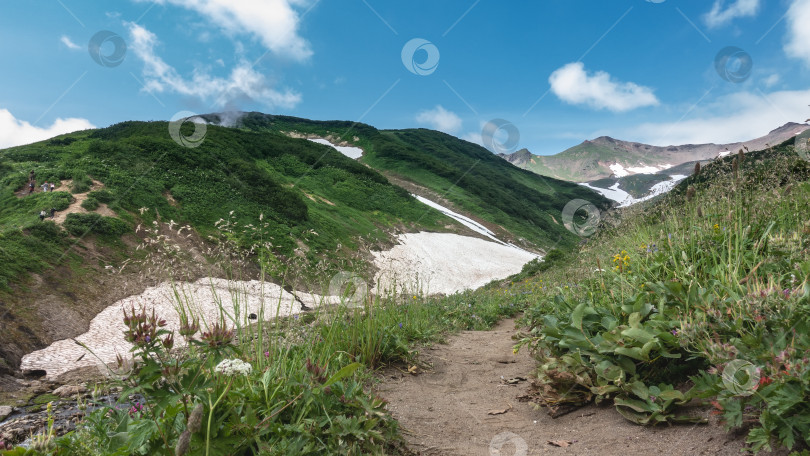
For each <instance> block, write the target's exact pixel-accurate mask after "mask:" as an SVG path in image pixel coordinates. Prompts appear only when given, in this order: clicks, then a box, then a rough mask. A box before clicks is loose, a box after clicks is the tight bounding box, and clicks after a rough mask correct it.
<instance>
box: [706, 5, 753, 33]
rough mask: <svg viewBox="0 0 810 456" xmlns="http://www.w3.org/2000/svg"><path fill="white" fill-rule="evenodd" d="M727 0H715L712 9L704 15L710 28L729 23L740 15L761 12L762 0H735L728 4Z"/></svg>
mask: <svg viewBox="0 0 810 456" xmlns="http://www.w3.org/2000/svg"><path fill="white" fill-rule="evenodd" d="M726 3H727V2H726V0H715V1H714V5H713V6H712V9H711V11H709V12H708V13H706V15H705V16H703V20H704V21H705V22H706V25H708V26H709V27H710V28H716V27H720V26H723V25H726V24H728V23H729V22H731V21H733V20H734V19H737V18H739V17H750V16H754V15H756V14H757V13H758V12H759V6H760V0H734V1H732V2H731V3H730V4H729V5H728V6H726Z"/></svg>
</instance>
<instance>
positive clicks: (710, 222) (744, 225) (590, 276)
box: [523, 143, 810, 448]
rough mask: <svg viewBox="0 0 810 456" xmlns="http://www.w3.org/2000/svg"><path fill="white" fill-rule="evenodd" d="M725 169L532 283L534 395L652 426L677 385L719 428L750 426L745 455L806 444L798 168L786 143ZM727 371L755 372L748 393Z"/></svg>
mask: <svg viewBox="0 0 810 456" xmlns="http://www.w3.org/2000/svg"><path fill="white" fill-rule="evenodd" d="M734 159H735V157H727V158H725V159H722V160H717V161H715V162H713V163H711V164H709V165H707V166H706V167H705V168H704V169H703V170H702V171H701V172H700V174H699V175H697V176H693V177H690V178H688V179H687V180H686V181H684V182H683V183H681V184H680V185H679V186H677V187H676V189H675V190H673V192H671V193H669V194H668V195H666V196H665V197H664V198H662V199H661V200H659V201H658V202H657V203H655V204H652V205H650V206H649V207H648V208H646V209H644V210H643V211H642V210H639V209H635V210H632V211H631V212H629V213H626V214H625V215H624V216H623V217H622V219H621V220H620V221H619V223H618V225H617V226H614V227H612V228H607V229H605V230H604V231H602V232H601V234H599V235H597V236H598V237H596V238H594V239H592V240H591V242H588V244H587V245H586V247H585V248H584V249H583V250H582V251H581V252H580V253H579V254H578V255H577V256H575V257H574V258H572V259H571V261H569V262H568V263H567V264H564V265H562V266H561V267H556V268H552V269H550V270H548V271H546V272H544V273H542V274H541V275H540V276H538V277H536V278H535V279H534V280H533V281H534V282H535V283H538V284H540V285H541V286H542V291H540V292H539V293H538V294H537V296H536V298H537V304H535V305H534V306H532V308H531V309H530V310H529V311H527V318H526V323H527V324H528V325H529V326H530V327H531V328H532V332H531V335H530V336H529V337H527V338H526V339H525V340H524V341H523V342H524V343H526V344H529V345H531V346H532V347H534V348H536V349H537V352H536V354H537V357H538V362H539V368H538V381H539V382H540V384H546V385H548V389H545V390H543V391H538V398H544V399H545V400H549V401H561V402H567V401H573V402H576V401H582V400H584V401H589V400H593V399H594V398H596V397H601V398H602V399H607V400H609V401H612V402H614V403H615V405H616V407H617V410H618V411H619V412H620V413H622V414H623V415H624V416H625V417H627V418H628V419H630V420H632V421H635V422H640V423H642V422H649V423H651V424H653V423H656V422H658V421H659V420H660V421H664V420H670V421H673V420H676V419H678V418H677V417H678V415H679V409H678V408H677V402H678V400H680V399H678V398H680V397H681V396H680V393H676V392H672V391H670V392H665V391H666V390H667V389H668V388H671V387H672V386H680V385H682V384H684V383H685V384H686V385H687V386H689V385H694V386H695V389H693V390H691V391H690V392H688V393H685V394H686V396H685V398H686V399H689V398H690V397H701V398H706V399H714V400H715V402H713V404H714V407H715V409H714V413H716V414H719V415H721V416H722V417H723V419H725V420H726V421H727V422H728V423H729V425H730V426H731V427H735V428H741V427H742V428H743V429H746V428H748V427H749V426H750V432H749V433H748V440H749V441H750V442H751V443H752V445H753V447H754V448H761V447H766V446H767V445H768V444H771V445H775V444H777V442H781V443H782V444H785V445H788V446H790V445H791V444H792V442H793V441H794V440H795V441H799V442H801V441H804V443H805V444H807V443H810V442H808V441H807V435H808V432H810V408H808V406H807V405H806V401H805V398H806V397H807V395H808V394H810V383H808V380H807V379H808V378H809V377H808V375H810V365H809V364H808V363H807V361H806V353H807V352H808V351H807V350H808V349H810V338H808V337H807V334H808V328H807V322H808V320H807V309H808V296H810V283H809V282H808V281H810V276H809V275H810V253H808V252H809V251H810V227H808V221H807V214H810V183H808V179H810V164H808V163H807V162H806V161H804V160H801V159H799V157H797V156H796V154H795V153H794V152H793V151H792V146H791V145H789V144H788V143H785V144H782V145H781V146H779V147H776V148H775V149H774V150H770V151H761V152H753V153H750V154H746V155H745V159H744V161H743V164H742V166H740V167H739V168H740V169H739V171H737V172H736V173H735V171H734V168H735V167H734V164H733V161H734ZM737 176H738V177H737ZM689 187H694V189H695V195H694V196H690V198H687V189H688V188H689ZM600 267H601V268H604V269H608V271H606V272H604V273H602V274H598V273H596V272H595V271H596V270H597V268H600ZM733 360H737V361H734V362H735V363H741V362H743V363H750V365H753V367H752V371H751V372H753V369H754V368H756V374H755V378H754V379H753V380H752V383H750V384H749V383H748V380H747V378H746V377H744V376H740V378H739V379H738V378H737V377H736V376H735V377H734V380H733V381H730V380H729V379H728V378H726V379H725V380H723V379H722V378H721V375H720V373H722V372H723V370H724V369H726V368H727V366H730V365H731V364H730V363H731V362H732V361H733ZM561 372H567V373H571V374H574V375H575V376H576V380H575V381H573V382H571V381H567V380H566V379H571V378H574V377H573V376H572V377H567V376H566V375H567V374H563V373H561ZM727 374H728V375H734V374H733V373H727ZM741 390H742V391H743V393H740V391H741ZM682 391H683V389H682ZM745 391H748V393H747V394H746V393H745ZM673 401H674V402H673ZM647 420H650V421H647ZM743 423H745V424H743Z"/></svg>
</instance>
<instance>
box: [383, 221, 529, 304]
mask: <svg viewBox="0 0 810 456" xmlns="http://www.w3.org/2000/svg"><path fill="white" fill-rule="evenodd" d="M397 240H398V241H399V243H400V244H399V245H396V246H394V248H393V249H391V250H389V251H386V252H372V254H373V255H374V259H375V260H374V263H375V264H376V266H377V267H378V268H379V269H380V271H379V272H378V273H377V276H376V277H375V282H376V284H377V286H376V289H377V290H376V291H377V292H387V291H396V292H401V291H404V292H410V293H415V292H419V293H423V294H433V293H445V294H453V293H455V292H458V291H463V290H467V289H475V288H478V287H481V286H483V285H486V284H487V283H489V282H491V281H492V280H495V279H502V278H504V277H508V276H510V275H512V274H516V273H518V272H520V270H521V269H522V268H523V265H524V264H526V263H528V262H529V261H531V260H533V259H535V258H537V255H535V254H533V253H530V252H526V251H524V250H519V249H517V248H514V247H511V246H507V245H502V244H496V243H494V242H489V241H485V240H483V239H479V238H473V237H469V236H461V235H458V234H451V233H425V232H422V233H410V234H401V235H399V236H398V237H397Z"/></svg>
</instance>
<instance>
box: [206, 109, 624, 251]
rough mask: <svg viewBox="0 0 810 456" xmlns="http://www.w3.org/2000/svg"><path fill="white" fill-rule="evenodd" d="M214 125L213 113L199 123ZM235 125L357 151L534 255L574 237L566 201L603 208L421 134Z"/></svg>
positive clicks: (247, 121) (266, 118) (286, 121)
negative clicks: (334, 142) (565, 220)
mask: <svg viewBox="0 0 810 456" xmlns="http://www.w3.org/2000/svg"><path fill="white" fill-rule="evenodd" d="M205 117H206V118H207V119H209V120H212V121H215V120H218V115H217V114H212V115H209V116H205ZM239 125H240V126H241V127H243V128H246V129H252V130H263V131H265V130H269V131H281V132H287V133H290V132H295V133H299V134H300V133H303V134H315V135H320V136H323V137H326V136H330V137H333V138H338V139H340V140H343V141H347V142H348V143H351V144H354V145H356V146H358V147H361V148H362V149H363V151H364V154H363V157H362V158H361V159H360V161H361V162H362V163H365V164H367V165H369V166H370V167H372V168H374V169H376V170H378V171H380V172H382V173H384V174H386V175H387V176H389V177H391V178H393V179H402V180H405V181H408V182H411V183H413V184H416V185H418V186H420V187H423V188H426V189H428V190H429V191H430V192H431V193H432V194H433V195H437V196H439V197H441V198H443V199H446V200H448V201H450V202H451V203H452V204H453V206H454V208H455V209H458V210H460V211H462V212H465V213H467V214H473V215H474V216H476V217H477V218H479V219H482V220H483V221H485V222H489V224H490V225H492V226H491V227H490V229H493V231H496V232H497V231H499V228H501V229H504V230H506V231H507V232H508V233H507V235H509V234H511V236H512V237H513V238H522V239H523V240H525V241H526V242H528V244H529V245H533V246H536V247H538V248H541V249H542V248H548V247H551V246H554V245H556V246H558V247H563V248H570V247H571V246H573V245H575V243H576V242H578V239H577V237H576V236H575V235H574V234H572V233H570V232H569V231H567V230H566V229H565V228H564V227H563V226H562V224H561V222H560V220H561V212H562V209H563V208H564V207H565V205H566V204H567V203H568V202H569V201H571V200H573V199H584V200H588V201H590V202H592V203H593V204H594V205H596V206H597V207H599V208H602V209H605V208H607V207H609V205H610V202H609V201H608V200H606V199H605V198H603V197H602V196H601V195H598V194H597V193H595V192H593V191H591V190H589V189H587V188H583V187H582V186H578V185H576V184H573V183H569V182H563V181H559V180H557V179H553V178H547V177H542V176H539V175H537V174H535V173H532V172H530V171H527V170H522V169H520V168H517V167H515V166H512V165H511V164H509V163H507V162H505V161H504V160H502V159H500V158H499V157H498V156H496V155H494V154H492V153H491V152H489V151H488V150H486V149H484V148H483V147H480V146H478V145H476V144H473V143H470V142H467V141H463V140H460V139H458V138H455V137H453V136H450V135H447V134H444V133H440V132H437V131H432V130H425V129H412V130H377V129H375V128H373V127H370V126H368V125H363V124H354V123H351V122H317V121H311V120H306V119H297V118H293V117H285V116H271V115H266V114H260V113H247V114H246V115H245V116H244V117H242V119H241V120H240V122H239Z"/></svg>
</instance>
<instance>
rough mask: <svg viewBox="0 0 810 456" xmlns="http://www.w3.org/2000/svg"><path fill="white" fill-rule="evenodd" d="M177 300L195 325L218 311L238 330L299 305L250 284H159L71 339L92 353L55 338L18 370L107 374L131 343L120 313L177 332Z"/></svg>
mask: <svg viewBox="0 0 810 456" xmlns="http://www.w3.org/2000/svg"><path fill="white" fill-rule="evenodd" d="M175 289H176V290H177V291H178V292H179V293H180V295H181V296H183V295H185V299H186V302H187V304H186V306H187V307H188V308H190V309H191V310H192V311H193V312H194V314H195V315H198V316H199V319H200V325H201V326H202V327H203V328H205V327H206V326H207V325H211V324H213V323H214V322H216V321H220V307H219V305H218V303H221V304H222V308H223V309H225V312H227V313H228V315H226V316H225V320H226V321H227V322H228V327H229V328H231V327H233V326H234V324H233V322H234V321H239V322H241V324H242V326H246V325H247V323H248V317H249V316H250V314H251V313H253V314H256V316H257V317H258V316H259V315H260V314H262V313H263V315H264V318H265V319H271V318H274V317H275V316H276V315H280V316H288V315H292V314H297V313H299V312H301V305H300V304H298V303H297V302H296V301H295V298H294V297H293V295H292V294H290V293H287V292H286V291H284V290H282V289H281V287H279V286H278V285H275V284H272V283H267V282H265V283H262V282H259V281H256V280H251V281H241V282H238V281H228V280H224V279H200V280H198V281H197V282H194V283H180V284H177V283H175V284H174V285H172V284H169V283H164V284H161V285H159V286H156V287H149V288H147V289H146V290H145V291H144V292H143V293H141V294H140V295H136V296H129V297H127V298H124V299H122V300H120V301H118V302H116V303H114V304H112V305H111V306H109V307H107V308H106V309H104V310H103V311H102V312H101V313H100V314H98V315H96V317H95V318H93V320H92V321H91V322H90V329H89V330H88V331H87V332H86V333H84V334H82V335H81V336H78V337H76V338H75V340H76V341H78V342H81V343H82V344H84V345H86V346H87V347H88V348H89V349H90V351H91V352H92V353H89V352H88V351H87V349H85V348H84V347H82V346H81V345H79V344H77V343H76V342H74V341H73V340H71V339H64V340H59V341H56V342H54V343H52V344H51V345H49V346H48V347H46V348H44V349H42V350H37V351H35V352H32V353H29V354H27V355H25V356H24V357H23V358H22V362H21V365H20V369H21V370H22V371H23V372H26V371H29V372H30V371H34V370H44V371H45V372H46V377H47V378H48V379H49V380H53V379H56V378H57V377H59V376H60V375H62V374H64V373H67V372H70V371H72V370H75V369H80V368H86V367H90V368H92V367H98V368H99V370H100V372H101V373H103V374H105V373H107V372H108V371H107V368H106V367H105V366H106V365H113V364H114V363H115V360H116V355H121V357H123V358H124V359H127V358H128V356H129V350H130V348H132V344H130V343H129V342H127V341H126V340H125V339H124V331H125V330H126V329H127V327H126V325H124V321H123V319H124V311H126V312H127V313H131V309H132V307H133V306H134V307H135V309H136V310H139V309H141V308H142V307H143V308H144V309H145V310H146V311H147V313H148V314H149V315H151V313H152V310H153V309H154V311H155V315H157V316H158V317H159V318H162V319H164V320H166V327H165V329H168V330H174V331H177V330H178V329H180V316H179V313H178V310H177V301H176V299H175V296H174V290H175ZM296 295H297V296H298V297H299V299H301V301H302V302H303V303H304V304H305V305H307V306H308V307H312V308H314V307H317V306H319V305H320V304H321V303H324V302H339V299H338V298H337V297H327V298H326V299H323V298H322V297H321V296H318V295H313V294H308V293H300V292H297V293H296ZM174 341H175V346H183V344H184V341H183V338H182V337H180V336H179V335H177V334H175V338H174Z"/></svg>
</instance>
